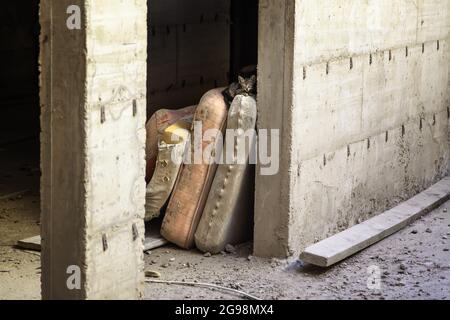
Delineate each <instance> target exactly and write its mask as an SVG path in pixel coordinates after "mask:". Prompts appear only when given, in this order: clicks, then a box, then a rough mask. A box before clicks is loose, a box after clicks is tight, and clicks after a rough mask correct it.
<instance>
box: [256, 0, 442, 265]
mask: <svg viewBox="0 0 450 320" xmlns="http://www.w3.org/2000/svg"><path fill="white" fill-rule="evenodd" d="M448 6H449V2H448V1H439V0H421V1H366V2H361V1H358V0H340V1H329V0H295V1H291V0H261V2H260V26H259V28H260V30H259V34H260V39H259V41H260V44H259V62H258V66H259V79H258V81H259V84H258V85H259V87H258V95H259V96H258V108H259V112H260V114H259V124H258V125H259V129H267V128H269V129H270V128H275V129H280V130H281V131H280V132H281V159H280V172H279V174H278V175H276V176H274V177H272V176H266V177H264V176H258V177H257V181H256V182H257V186H256V189H257V190H256V212H255V214H256V217H255V220H256V225H255V254H257V255H264V256H267V255H276V256H287V255H290V254H294V253H295V254H296V253H299V252H301V251H302V250H303V249H304V248H305V247H306V246H308V245H310V244H312V243H314V242H315V241H318V240H321V239H324V238H326V237H328V236H330V235H333V234H335V233H337V232H339V231H341V230H343V229H346V228H348V227H350V226H352V225H354V224H356V223H358V222H361V221H363V220H365V219H367V218H369V217H371V216H373V215H376V214H379V213H381V212H383V211H384V210H386V209H388V208H390V207H392V206H394V205H395V204H396V203H398V201H401V200H404V199H407V198H409V197H411V196H413V195H415V194H416V193H418V192H420V191H422V190H424V189H425V188H427V187H429V186H430V185H431V184H433V183H434V182H435V181H437V180H439V179H440V178H441V177H442V176H444V175H446V174H448V173H449V168H450V162H449V160H450V151H449V148H448V142H449V140H448V137H449V136H448V129H449V123H448V115H447V107H448V102H447V101H448V77H449V72H448V70H449V69H448V64H449V58H448V45H449V44H448V40H447V39H448V32H449V29H450V28H449V26H450V19H449V10H450V9H449V8H448ZM258 171H259V170H258ZM258 173H259V172H258Z"/></svg>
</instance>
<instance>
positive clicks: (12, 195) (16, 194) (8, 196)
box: [0, 189, 30, 200]
mask: <svg viewBox="0 0 450 320" xmlns="http://www.w3.org/2000/svg"><path fill="white" fill-rule="evenodd" d="M29 191H30V190H28V189H26V190H22V191H17V192H13V193H9V194H6V195H0V200H8V199H12V198H17V197H19V196H23V195H24V194H26V193H27V192H29Z"/></svg>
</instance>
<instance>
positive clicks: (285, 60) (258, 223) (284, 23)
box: [254, 0, 295, 257]
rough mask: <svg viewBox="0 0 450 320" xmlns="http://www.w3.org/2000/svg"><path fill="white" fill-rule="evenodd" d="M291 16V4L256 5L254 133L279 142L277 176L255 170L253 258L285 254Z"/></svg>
mask: <svg viewBox="0 0 450 320" xmlns="http://www.w3.org/2000/svg"><path fill="white" fill-rule="evenodd" d="M294 14H295V1H291V0H260V3H259V44H258V129H266V130H272V129H275V130H279V133H280V137H281V141H280V159H279V161H280V166H279V168H280V170H279V172H278V174H277V175H275V176H272V175H266V176H264V175H261V166H260V165H258V166H257V174H256V198H255V234H254V244H255V245H254V252H255V254H256V255H258V256H277V257H286V256H288V255H289V254H290V249H289V247H288V238H289V237H288V234H289V227H288V226H289V212H290V209H289V203H290V196H291V193H290V189H291V187H290V182H289V181H290V173H291V172H290V170H289V167H290V161H291V158H292V133H291V132H292V93H293V91H292V81H293V78H292V77H293V53H294ZM269 141H270V139H269Z"/></svg>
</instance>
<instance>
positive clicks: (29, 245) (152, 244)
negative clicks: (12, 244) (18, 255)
mask: <svg viewBox="0 0 450 320" xmlns="http://www.w3.org/2000/svg"><path fill="white" fill-rule="evenodd" d="M167 243H168V241H167V240H166V239H164V238H163V237H161V235H160V234H159V232H158V233H154V232H147V233H146V234H145V241H144V251H148V250H153V249H156V248H159V247H162V246H165V245H166V244H167ZM17 247H19V248H21V249H25V250H34V251H41V237H40V236H35V237H31V238H27V239H23V240H19V241H17Z"/></svg>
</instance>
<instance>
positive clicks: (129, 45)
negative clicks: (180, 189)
mask: <svg viewBox="0 0 450 320" xmlns="http://www.w3.org/2000/svg"><path fill="white" fill-rule="evenodd" d="M69 5H78V6H79V7H80V8H81V12H82V28H81V30H68V29H67V27H66V19H67V18H68V15H67V14H66V10H67V8H68V6H69ZM146 13H147V4H146V1H145V0H135V1H121V0H76V1H74V0H70V1H69V0H43V1H42V2H41V25H42V34H41V70H42V75H41V105H42V107H41V114H42V116H41V126H42V134H41V144H42V145H41V162H42V181H41V190H42V191H41V192H42V259H41V260H42V296H43V298H44V299H109V298H114V299H131V298H139V297H140V293H141V289H142V287H141V285H142V282H143V236H144V222H143V217H144V196H145V180H144V174H145V148H144V145H145V120H146V57H147V53H146V49H147V43H146V42H147V26H146V18H147V16H146ZM70 266H78V267H79V268H80V271H81V277H82V281H81V288H80V290H69V288H68V287H67V280H68V277H69V276H70V274H67V268H68V267H70Z"/></svg>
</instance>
